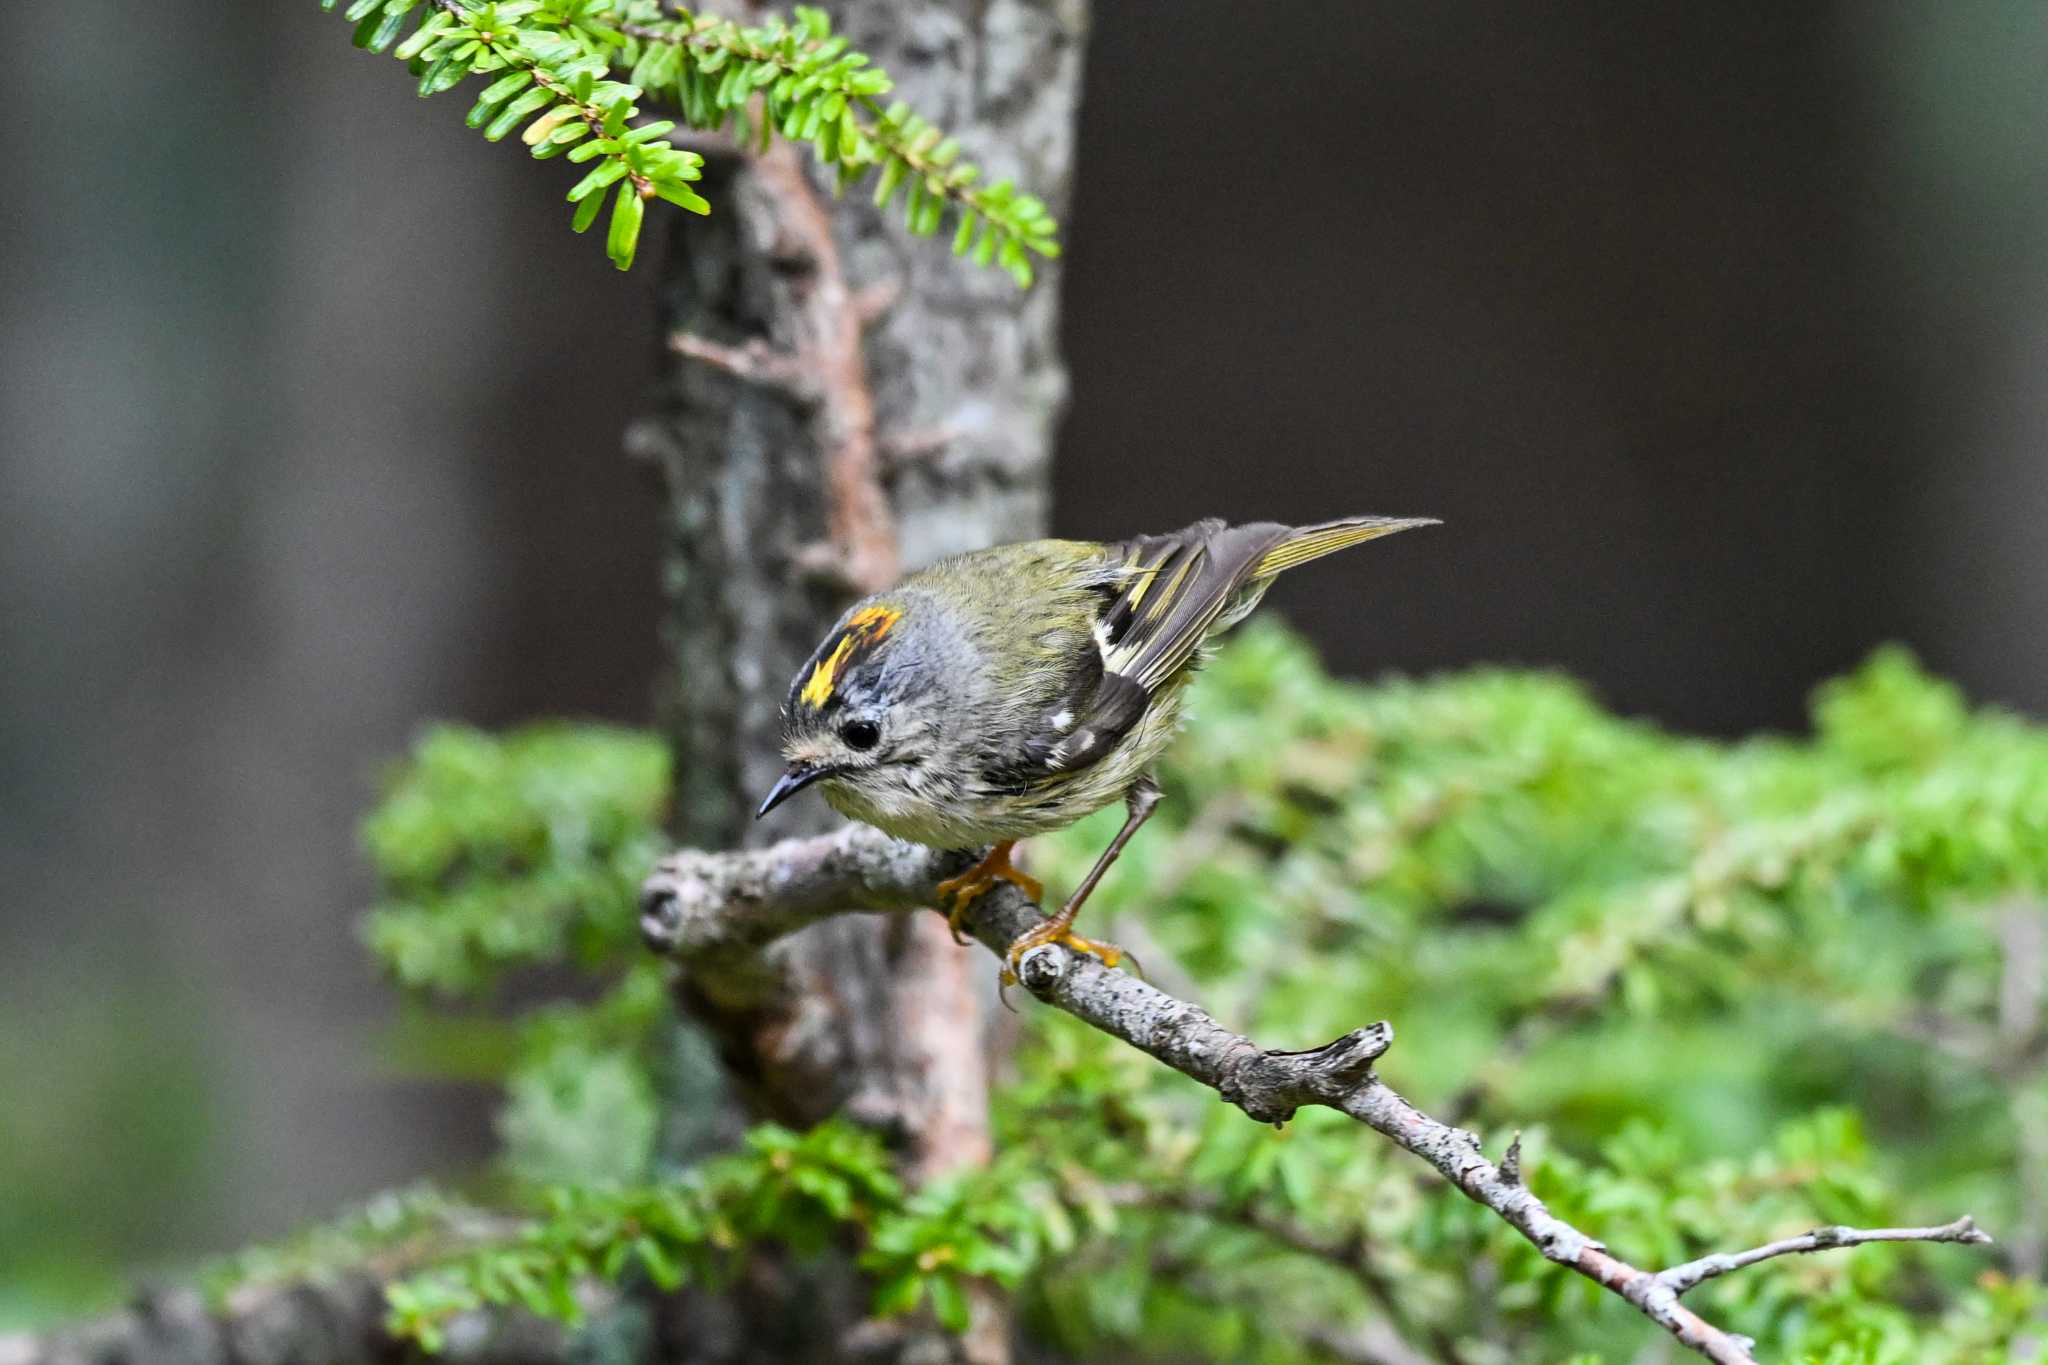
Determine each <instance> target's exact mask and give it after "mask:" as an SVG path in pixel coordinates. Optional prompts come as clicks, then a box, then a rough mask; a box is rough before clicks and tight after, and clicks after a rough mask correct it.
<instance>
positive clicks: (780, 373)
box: [632, 0, 1086, 1362]
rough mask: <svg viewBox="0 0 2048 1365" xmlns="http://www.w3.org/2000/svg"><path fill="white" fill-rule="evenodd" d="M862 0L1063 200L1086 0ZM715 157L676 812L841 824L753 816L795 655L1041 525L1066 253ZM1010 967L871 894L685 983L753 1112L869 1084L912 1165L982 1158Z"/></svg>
mask: <svg viewBox="0 0 2048 1365" xmlns="http://www.w3.org/2000/svg"><path fill="white" fill-rule="evenodd" d="M843 8H844V12H843V13H842V14H841V15H840V16H839V17H840V19H841V22H842V29H843V31H845V32H846V33H848V34H849V36H850V37H851V39H852V41H853V43H854V45H855V46H856V47H858V48H859V49H860V50H862V51H866V52H868V53H870V54H872V55H873V56H874V58H875V60H876V61H877V63H879V64H880V65H881V66H882V67H883V68H885V69H886V70H888V71H889V72H890V73H891V75H892V76H894V77H895V79H896V91H895V92H894V95H892V98H895V97H900V98H902V99H904V100H906V101H908V102H909V103H910V104H911V105H912V106H913V107H914V108H916V109H917V110H918V111H919V112H921V113H923V114H924V115H925V116H927V117H928V118H930V119H932V120H933V121H934V122H935V123H937V124H938V125H940V126H941V127H944V128H946V129H947V130H948V131H949V132H950V133H952V134H953V135H955V136H957V137H958V138H959V139H960V141H961V143H962V145H963V146H964V147H965V148H966V149H967V150H968V154H969V155H971V156H974V157H976V158H978V159H980V160H981V162H982V164H983V166H984V168H985V174H986V175H987V176H988V177H989V178H991V179H993V178H997V177H1001V176H1010V177H1012V178H1014V179H1016V180H1017V181H1018V182H1019V183H1020V184H1022V185H1024V186H1026V187H1027V188H1029V189H1031V190H1032V191H1034V192H1036V193H1039V194H1040V195H1042V196H1043V197H1045V198H1046V199H1047V200H1048V201H1049V202H1050V203H1052V204H1053V205H1054V206H1055V211H1058V208H1059V207H1060V206H1061V205H1062V204H1063V203H1064V201H1065V199H1066V189H1067V184H1068V179H1069V173H1070V166H1071V157H1072V147H1073V124H1074V113H1075V105H1076V100H1077V98H1078V94H1079V76H1080V60H1081V49H1082V40H1083V36H1084V30H1085V23H1086V6H1085V4H1084V3H1081V0H901V2H900V3H889V4H881V3H869V4H863V5H852V6H846V7H843ZM707 179H708V180H711V181H713V184H712V187H711V193H710V197H711V198H712V200H713V202H714V203H716V204H718V205H719V206H720V212H719V213H718V214H715V215H714V216H713V217H712V218H711V219H710V220H708V222H707V221H704V220H697V219H690V220H688V221H682V222H679V223H678V225H677V227H676V230H675V233H674V236H673V239H672V246H671V255H670V259H669V262H668V267H667V272H668V273H667V277H666V279H665V281H664V284H663V288H662V300H661V308H662V319H663V323H664V332H665V335H666V337H667V339H668V342H669V345H668V348H667V352H668V360H667V365H666V369H665V372H664V375H663V380H662V386H661V390H660V395H661V402H660V406H659V410H658V411H657V412H656V413H655V414H654V415H653V416H650V417H649V418H648V419H646V420H645V421H643V422H642V423H640V424H639V425H638V426H637V427H636V428H635V429H634V432H633V433H632V445H633V448H634V449H635V451H636V452H637V453H640V454H642V455H644V456H646V457H648V458H649V459H651V460H652V461H653V462H654V464H655V465H656V466H657V468H658V469H659V471H660V474H661V477H662V482H663V487H664V490H665V497H666V514H667V519H666V537H667V538H666V545H665V563H664V575H665V587H666V592H667V601H668V609H667V618H666V621H665V624H664V639H665V642H666V647H667V650H668V653H669V656H670V659H671V661H672V663H671V666H672V670H673V678H672V686H671V687H670V689H669V692H668V696H667V700H666V703H665V706H664V720H665V724H666V727H667V730H668V733H669V734H670V736H671V739H672V742H673V744H674V748H675V755H676V771H677V774H678V781H677V791H678V799H677V809H676V816H675V831H674V832H675V833H676V835H677V836H678V838H679V839H680V840H681V841H682V842H684V843H686V844H693V845H697V846H702V847H723V846H729V845H734V844H740V843H746V842H750V841H758V840H759V839H761V838H764V837H769V836H777V837H779V836H782V835H787V834H790V833H793V832H799V831H801V830H804V829H809V828H822V827H824V826H826V825H827V824H829V823H831V822H832V820H831V817H830V816H829V814H828V812H826V811H825V810H824V808H823V807H822V805H820V804H819V803H817V802H814V801H798V802H795V803H792V804H791V805H790V806H788V807H784V808H783V810H782V811H778V812H777V814H776V816H775V818H774V819H773V820H772V821H770V822H768V823H767V824H766V825H764V826H762V827H760V828H759V829H756V828H755V827H754V826H753V825H752V823H751V820H750V816H751V812H752V809H753V806H754V804H755V803H756V802H757V801H758V800H759V798H760V796H761V794H762V793H763V792H765V791H766V790H767V787H768V785H769V783H770V782H771V781H772V780H773V779H774V777H775V775H776V774H777V773H778V772H779V771H780V770H781V767H782V761H781V758H780V756H779V753H778V731H779V712H780V707H781V703H782V700H783V697H784V695H785V692H786V689H787V687H788V684H789V680H790V678H791V676H792V675H793V674H794V673H795V671H796V669H797V668H798V667H799V665H800V664H801V663H802V662H803V660H804V659H805V658H806V657H807V656H808V655H809V653H810V651H811V650H812V649H813V648H814V647H815V645H816V644H817V642H818V640H819V639H820V637H821V636H822V634H823V632H824V630H825V628H826V627H827V626H828V625H829V624H830V623H831V621H832V619H833V618H834V617H835V616H836V615H837V613H838V612H839V611H841V610H842V609H843V608H844V606H845V605H846V603H847V602H848V601H849V600H850V599H851V597H853V596H855V595H858V594H859V593H860V592H863V591H867V590H871V589H873V588H876V587H880V586H883V585H884V584H886V583H887V582H888V581H889V580H891V579H892V578H893V577H894V576H895V575H896V574H897V573H898V572H899V571H900V570H902V569H910V568H916V567H918V566H920V565H922V564H926V563H929V562H931V561H932V560H934V559H938V558H940V557H942V556H944V555H947V554H951V553H954V552H957V551H960V550H967V549H973V548H977V547H980V546H983V545H988V544H993V543H997V542H1001V541H1005V540H1015V539H1020V538H1027V537H1030V536H1033V535H1039V534H1043V533H1044V531H1045V527H1046V512H1047V506H1048V500H1049V494H1048V483H1049V469H1050V459H1051V449H1052V440H1053V435H1054V428H1055V425H1056V422H1057V419H1058V415H1059V411H1060V407H1061V403H1062V400H1063V397H1064V394H1065V375H1064V372H1063V371H1062V369H1061V367H1060V363H1059V356H1058V352H1057V344H1056V328H1057V321H1058V301H1057V294H1056V289H1057V277H1056V272H1055V271H1052V270H1046V271H1044V272H1043V273H1042V276H1041V279H1040V280H1039V282H1038V284H1037V285H1036V286H1035V287H1034V288H1032V289H1030V290H1028V291H1020V290H1018V289H1017V288H1016V287H1015V286H1014V285H1013V284H1012V283H1011V281H1010V280H1009V279H1008V278H1007V277H1006V276H1005V275H1003V274H1001V273H1000V272H996V271H991V270H987V269H979V268H976V267H974V266H973V265H971V264H969V263H967V262H964V261H961V260H958V259H957V258H955V257H953V256H952V255H950V254H949V253H948V252H947V250H946V249H945V245H944V242H943V241H919V240H915V239H912V238H910V237H909V236H908V235H907V234H906V233H905V232H904V231H903V228H902V225H901V222H900V219H899V215H897V214H896V213H894V212H885V211H880V210H877V209H876V208H874V207H873V205H872V204H871V202H870V199H869V196H868V194H867V193H866V192H865V190H855V191H852V192H849V194H848V195H847V196H846V197H845V198H844V199H841V200H838V201H834V200H833V199H832V198H831V197H830V196H829V194H826V193H821V192H820V191H819V190H818V189H817V188H816V187H815V180H816V178H815V177H814V176H813V175H812V173H811V171H810V167H809V165H808V158H807V156H804V155H800V154H798V153H797V152H795V151H793V150H792V149H790V148H788V147H783V146H778V147H777V148H776V149H775V150H774V151H772V152H770V153H769V154H767V155H765V156H762V157H758V158H748V159H744V160H734V159H732V158H729V157H728V158H715V159H714V161H713V163H712V165H710V166H709V167H707ZM721 181H722V182H723V183H718V182H721ZM993 988H994V970H993V967H992V964H991V963H990V962H989V961H988V959H987V957H986V955H982V954H977V953H975V952H971V951H970V950H967V949H962V948H960V947H958V946H956V945H955V944H954V943H953V942H952V941H951V938H950V936H949V935H948V933H947V930H946V926H945V925H944V923H943V922H942V921H941V920H940V919H939V918H938V917H937V916H936V915H919V916H910V917H900V918H898V919H894V920H871V919H866V918H861V917H853V918H845V919H839V920H834V921H831V922H828V923H825V924H821V925H819V926H817V927H815V928H813V929H810V930H808V931H806V932H804V933H802V934H800V935H798V936H796V937H795V938H793V939H791V940H789V941H787V942H786V943H783V944H780V945H778V946H777V947H776V948H774V949H773V950H771V952H769V953H768V954H766V955H764V956H763V957H761V958H758V959H751V960H748V961H743V962H732V963H728V964H723V965H721V967H720V969H719V970H717V971H716V972H703V971H700V972H698V973H696V974H694V975H693V976H692V977H691V978H689V979H686V980H684V981H682V982H680V983H679V985H678V999H679V1001H680V1002H681V1004H682V1005H683V1008H684V1010H685V1011H686V1013H688V1014H689V1015H690V1016H691V1017H693V1018H694V1019H696V1020H697V1021H699V1022H700V1023H701V1024H702V1025H703V1026H704V1027H705V1028H706V1029H707V1030H708V1032H709V1035H710V1037H711V1038H712V1040H713V1042H714V1044H715V1046H716V1048H717V1052H718V1056H719V1059H720V1062H721V1063H722V1066H723V1069H724V1072H725V1074H726V1075H727V1077H729V1079H730V1080H731V1082H732V1083H733V1085H734V1087H735V1089H736V1090H737V1092H738V1094H739V1096H740V1097H741V1099H742V1102H743V1104H744V1106H745V1108H746V1109H747V1110H748V1112H749V1113H750V1114H751V1115H752V1116H754V1117H762V1118H775V1119H779V1120H781V1121H784V1122H788V1123H793V1124H798V1125H808V1124H811V1123H815V1122H817V1121H818V1120H820V1119H822V1118H824V1117H826V1116H827V1115H828V1114H832V1113H834V1112H842V1111H843V1112H846V1113H849V1114H851V1115H852V1116H853V1117H854V1118H856V1119H857V1120H858V1121H860V1122H863V1123H867V1124H871V1125H874V1126H876V1127H877V1128H879V1129H880V1130H881V1131H883V1132H884V1133H886V1134H887V1135H888V1136H889V1137H890V1138H891V1140H892V1141H893V1142H894V1143H895V1144H896V1145H897V1146H898V1148H899V1150H900V1152H901V1159H902V1163H903V1168H904V1171H905V1174H906V1175H907V1176H908V1177H909V1178H910V1179H912V1180H913V1181H916V1180H919V1179H922V1178H925V1177H927V1176H930V1175H933V1174H937V1173H939V1172H942V1171H945V1170H948V1169H953V1168H957V1167H959V1166H962V1165H967V1164H973V1163H979V1162H984V1161H986V1160H987V1158H988V1155H989V1136H988V1123H987V1098H988V1077H989V1065H990V1058H991V1055H992V1053H993V1051H994V1040H993V1037H992V1034H993V1033H994V1025H993V1023H992V1020H993V1018H994V1017H995V1011H994V1009H993V1005H994V989H993ZM681 1099H682V1100H683V1101H689V1100H694V1101H695V1102H696V1103H698V1104H700V1105H701V1104H702V1103H703V1102H704V1101H703V1098H702V1097H701V1096H686V1097H681ZM767 1279H768V1284H767V1290H768V1292H767V1294H766V1301H767V1302H769V1303H772V1302H773V1301H775V1300H776V1299H777V1298H778V1297H780V1296H781V1295H783V1294H801V1295H802V1296H803V1297H804V1299H805V1300H806V1301H807V1302H806V1306H807V1308H808V1309H809V1310H810V1311H809V1312H808V1313H806V1314H799V1315H798V1316H802V1317H809V1318H818V1317H824V1318H827V1319H831V1318H840V1319H844V1318H846V1317H847V1316H848V1315H849V1314H850V1315H851V1318H852V1320H850V1321H848V1320H840V1321H829V1320H828V1321H823V1322H813V1323H810V1324H808V1325H807V1326H808V1328H809V1329H810V1330H807V1333H806V1335H807V1336H808V1338H809V1340H810V1342H811V1343H812V1344H811V1346H810V1347H809V1348H808V1349H809V1350H810V1351H811V1352H812V1353H813V1354H811V1355H809V1356H807V1357H806V1358H815V1359H830V1358H834V1357H835V1356H836V1357H839V1358H854V1357H858V1358H863V1359H871V1358H898V1357H904V1358H907V1356H908V1355H909V1354H916V1355H917V1356H918V1358H920V1359H945V1358H947V1355H948V1354H951V1355H953V1356H955V1357H956V1358H964V1359H971V1360H975V1361H989V1362H998V1361H1002V1360H1004V1359H1006V1358H1007V1355H1008V1351H1007V1336H1008V1328H1007V1324H1006V1322H1005V1320H1004V1314H1003V1313H1002V1312H1001V1311H1000V1305H999V1304H998V1303H996V1302H994V1300H993V1299H992V1298H991V1299H990V1300H989V1301H987V1302H984V1303H982V1304H980V1305H978V1309H977V1322H976V1328H975V1330H974V1331H973V1332H972V1333H970V1334H969V1338H968V1340H967V1342H966V1343H965V1344H964V1347H961V1346H957V1345H956V1344H949V1343H944V1342H942V1341H941V1340H940V1339H938V1338H935V1337H933V1336H932V1335H931V1334H930V1333H929V1332H922V1333H920V1332H918V1331H916V1330H915V1329H912V1330H910V1331H909V1332H908V1333H906V1332H905V1331H904V1330H902V1329H899V1328H896V1327H891V1326H885V1325H883V1324H877V1323H872V1322H867V1323H863V1322H860V1321H859V1316H860V1309H861V1304H860V1303H859V1301H858V1298H857V1297H856V1298H855V1300H854V1301H853V1302H852V1303H851V1305H850V1307H848V1306H839V1307H823V1306H821V1305H829V1304H842V1303H843V1301H844V1300H845V1297H846V1296H845V1295H844V1294H843V1293H831V1292H821V1291H819V1290H818V1288H817V1286H815V1285H809V1286H807V1287H805V1288H803V1289H794V1288H792V1287H791V1285H790V1284H789V1283H788V1282H786V1281H778V1280H777V1278H776V1276H775V1275H774V1274H769V1275H768V1277H767ZM766 1311H770V1312H773V1311H774V1310H773V1309H772V1308H770V1309H768V1310H766ZM784 1321H785V1322H786V1321H787V1319H786V1318H785V1319H784ZM790 1349H791V1346H790V1343H788V1342H786V1341H784V1342H778V1343H776V1344H775V1346H774V1347H773V1348H772V1350H771V1351H770V1352H769V1353H768V1354H765V1355H751V1354H748V1353H747V1352H746V1351H744V1350H742V1351H741V1352H739V1353H737V1354H733V1355H729V1356H727V1355H722V1356H720V1357H719V1358H720V1359H722V1360H723V1359H730V1360H749V1359H788V1358H791V1357H790V1356H789V1355H788V1354H787V1352H788V1351H789V1350H790ZM934 1349H939V1350H941V1353H940V1354H937V1355H933V1354H931V1352H932V1351H933V1350H934ZM963 1352H964V1354H963Z"/></svg>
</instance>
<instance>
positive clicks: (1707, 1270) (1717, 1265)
mask: <svg viewBox="0 0 2048 1365" xmlns="http://www.w3.org/2000/svg"><path fill="white" fill-rule="evenodd" d="M1990 1240H1991V1235H1990V1234H1989V1233H1987V1232H1985V1231H1984V1229H1982V1228H1980V1227H1978V1226H1977V1224H1976V1223H1975V1222H1974V1221H1973V1220H1972V1219H1971V1218H1970V1216H1969V1215H1968V1214H1964V1215H1963V1216H1962V1217H1961V1218H1958V1219H1956V1221H1955V1222H1953V1223H1943V1224H1942V1225H1941V1226H1940V1227H1933V1228H1842V1227H1834V1228H1815V1229H1814V1230H1813V1231H1812V1232H1808V1233H1803V1234H1801V1235H1800V1236H1798V1237H1787V1238H1784V1239H1783V1240H1782V1241H1777V1242H1766V1243H1765V1244H1764V1245H1763V1246H1760V1247H1751V1248H1750V1249H1749V1250H1748V1251H1717V1252H1715V1253H1714V1254H1713V1255H1711V1256H1702V1257H1700V1258H1699V1259H1698V1260H1696V1261H1687V1262H1686V1263H1685V1264H1683V1265H1675V1266H1672V1267H1671V1268H1670V1269H1669V1270H1661V1271H1659V1272H1657V1282H1658V1283H1659V1284H1661V1285H1663V1286H1664V1287H1665V1288H1666V1289H1669V1290H1670V1291H1671V1292H1672V1293H1674V1294H1683V1293H1685V1292H1686V1291H1687V1290H1689V1289H1691V1288H1693V1287H1694V1286H1695V1285H1699V1284H1702V1283H1704V1282H1706V1281H1707V1280H1711V1279H1713V1278H1715V1277H1716V1276H1719V1275H1726V1274H1727V1273H1728V1272H1729V1271H1731V1270H1740V1269H1742V1268H1743V1267H1744V1266H1746V1265H1755V1264H1756V1263H1757V1262H1758V1261H1768V1260H1770V1259H1771V1258H1772V1257H1773V1256H1797V1255H1802V1254H1804V1253H1806V1252H1809V1251H1832V1250H1834V1249H1835V1248H1836V1247H1855V1246H1862V1245H1864V1244H1865V1243H1866V1242H1973V1243H1982V1242H1989V1241H1990Z"/></svg>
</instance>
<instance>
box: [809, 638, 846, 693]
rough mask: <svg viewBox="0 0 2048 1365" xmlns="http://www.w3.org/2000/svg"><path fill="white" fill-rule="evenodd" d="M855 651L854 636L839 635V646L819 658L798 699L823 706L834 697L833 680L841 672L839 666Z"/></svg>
mask: <svg viewBox="0 0 2048 1365" xmlns="http://www.w3.org/2000/svg"><path fill="white" fill-rule="evenodd" d="M852 652H853V636H852V635H850V634H848V635H842V636H840V637H839V647H838V648H837V649H835V650H833V651H832V652H831V653H830V654H828V655H826V656H825V657H824V658H822V659H820V660H818V666H817V667H816V668H813V669H812V670H811V676H810V680H809V681H807V682H806V683H805V684H804V690H803V691H802V692H800V693H798V694H797V700H799V701H801V702H802V703H803V704H804V705H806V706H823V705H824V704H825V703H826V702H827V701H829V700H830V699H831V697H832V680H833V679H834V678H835V677H837V676H838V674H839V666H840V665H841V664H843V663H845V662H846V656H847V655H848V654H851V653H852Z"/></svg>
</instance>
